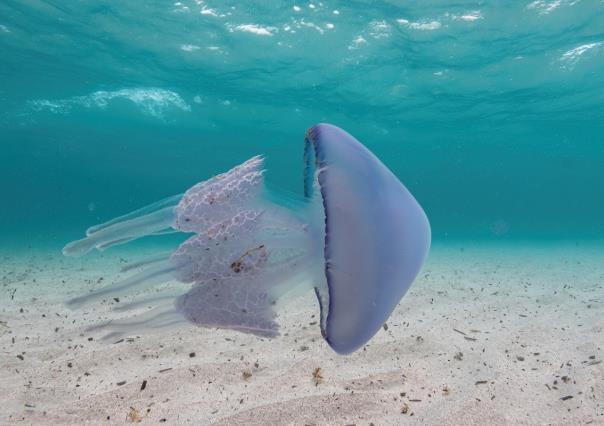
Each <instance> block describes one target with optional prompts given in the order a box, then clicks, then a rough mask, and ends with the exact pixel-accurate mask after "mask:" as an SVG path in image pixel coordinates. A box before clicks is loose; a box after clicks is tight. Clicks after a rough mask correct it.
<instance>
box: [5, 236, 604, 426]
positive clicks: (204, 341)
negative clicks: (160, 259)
mask: <svg viewBox="0 0 604 426" xmlns="http://www.w3.org/2000/svg"><path fill="white" fill-rule="evenodd" d="M462 247H464V249H463V250H462V249H461V248H462ZM120 257H124V258H127V259H130V260H132V259H134V256H133V255H132V253H131V252H124V251H120V250H116V251H113V252H109V253H108V254H105V255H103V256H102V257H100V256H92V257H88V258H84V259H81V260H71V259H64V258H63V257H61V256H60V254H59V253H51V252H33V251H31V252H21V253H16V254H15V253H10V252H9V251H4V252H2V253H0V291H1V293H0V294H1V299H0V321H2V323H1V324H0V361H1V369H0V404H1V405H0V407H1V408H0V424H84V423H88V424H112V423H118V424H123V423H125V422H127V421H136V420H137V418H140V419H142V423H148V424H156V423H159V422H161V421H162V419H165V423H167V424H196V425H198V424H203V425H205V424H220V425H229V424H231V425H232V424H246V425H249V424H252V425H253V424H257V425H272V424H297V425H303V424H313V425H320V424H321V425H322V424H329V425H346V424H357V425H369V424H370V423H373V424H375V425H384V424H408V423H409V424H410V423H424V424H438V425H447V424H466V425H470V424H476V425H485V424H568V425H571V424H572V425H575V424H604V362H600V361H602V360H604V350H603V347H604V332H603V330H604V246H595V245H591V246H589V245H586V246H583V245H579V246H575V245H574V244H572V245H570V244H568V245H559V246H556V247H555V248H552V247H551V246H550V247H547V246H527V247H523V248H518V247H505V246H492V245H491V246H489V245H479V246H472V245H466V244H461V243H458V244H455V245H453V244H452V245H451V246H447V247H436V248H434V249H433V251H432V253H431V257H430V259H429V263H428V264H427V265H426V267H425V269H424V270H423V272H422V274H421V278H420V279H419V280H418V281H417V282H416V283H415V285H414V286H413V288H412V290H411V292H410V293H409V294H408V295H407V296H406V297H405V298H404V300H403V301H402V303H401V304H400V305H399V307H398V308H397V309H396V311H395V312H394V314H393V316H392V317H391V318H390V320H389V321H388V330H387V331H384V330H382V331H380V332H379V333H378V334H377V335H376V336H375V337H374V339H373V340H372V341H371V342H370V344H369V345H367V346H366V347H365V348H364V349H362V350H360V351H359V352H358V353H356V354H354V355H352V356H347V357H341V356H338V355H336V354H335V353H333V352H332V351H331V350H330V349H329V347H328V346H327V345H326V343H324V342H323V340H322V338H321V335H320V332H319V327H318V325H317V324H316V321H317V319H318V318H317V317H318V309H317V306H316V302H315V300H314V296H313V295H312V294H309V295H308V296H307V297H304V298H301V299H299V300H297V301H296V303H295V304H294V305H291V306H288V307H287V310H286V311H285V312H283V313H282V314H281V316H280V319H279V321H280V323H281V325H282V334H283V335H282V336H281V337H279V338H277V339H260V338H257V337H254V336H249V335H244V334H239V333H236V332H231V331H217V330H207V329H200V328H196V327H193V326H190V327H185V328H182V329H180V330H178V331H176V332H175V331H162V332H156V333H153V334H151V335H143V336H142V337H140V338H135V339H133V340H132V341H124V342H122V343H118V344H105V343H102V342H100V341H98V340H96V339H97V338H98V337H99V335H95V334H90V333H85V334H81V335H80V331H79V330H80V328H81V327H82V326H85V325H87V324H90V323H91V322H93V321H94V320H95V319H97V318H99V317H109V318H110V317H111V316H112V315H115V314H113V313H112V312H111V310H110V308H109V307H108V306H107V305H105V304H94V305H93V306H91V307H90V308H87V309H84V310H81V311H70V310H68V309H67V308H65V307H64V306H63V304H62V303H63V302H64V301H65V300H66V299H67V298H69V297H73V296H76V295H80V294H82V292H84V291H86V289H87V288H89V287H90V286H99V285H103V284H104V283H106V282H108V281H111V280H113V279H115V277H116V276H117V271H118V270H119V267H120V261H119V259H120ZM100 277H104V281H103V282H101V283H100V284H97V281H98V280H99V278H100ZM21 309H22V310H23V311H22V312H21V311H20V310H21ZM55 330H56V331H55ZM455 330H458V331H455ZM462 333H465V334H462ZM90 337H94V338H95V339H94V340H92V341H89V340H88V339H89V338H90ZM470 339H471V340H470ZM193 352H194V353H195V356H194V357H190V356H189V354H190V353H193ZM456 354H458V355H457V359H456ZM18 355H19V356H22V358H23V359H20V358H19V357H18ZM317 368H320V375H321V376H322V379H315V378H314V377H313V372H315V369H317ZM166 369H169V370H167V371H164V372H161V371H162V370H166ZM248 375H249V377H248ZM144 380H146V388H145V389H144V390H142V391H141V385H142V383H143V381H144ZM481 381H484V382H485V383H482V384H481V383H480V382H481ZM121 382H125V384H122V385H119V383H121ZM565 396H572V398H571V399H567V400H564V401H563V400H561V398H562V397H565ZM403 407H407V410H406V413H403V412H402V411H405V410H404V409H403ZM129 415H130V416H129Z"/></svg>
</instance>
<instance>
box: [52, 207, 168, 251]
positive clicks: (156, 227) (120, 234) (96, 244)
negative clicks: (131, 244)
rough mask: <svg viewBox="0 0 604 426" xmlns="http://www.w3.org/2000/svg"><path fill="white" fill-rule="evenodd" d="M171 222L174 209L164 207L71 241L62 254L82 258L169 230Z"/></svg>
mask: <svg viewBox="0 0 604 426" xmlns="http://www.w3.org/2000/svg"><path fill="white" fill-rule="evenodd" d="M173 222H174V207H172V206H169V207H164V208H162V209H160V210H156V211H154V212H152V213H149V214H146V215H144V216H138V217H134V218H131V219H128V220H125V221H122V222H116V223H114V224H112V225H109V226H106V227H104V228H102V229H100V230H98V231H96V232H94V233H93V234H91V235H90V236H87V237H86V238H83V239H81V240H77V241H73V242H71V243H69V244H67V245H66V246H65V247H64V248H63V254H64V255H66V256H82V255H84V254H86V253H88V252H89V251H90V250H92V249H94V248H99V249H103V248H107V247H110V246H112V245H117V244H123V243H125V242H128V241H132V240H135V239H137V238H140V237H143V236H145V235H149V234H153V233H155V232H158V231H163V230H165V229H166V228H170V227H171V226H172V223H173Z"/></svg>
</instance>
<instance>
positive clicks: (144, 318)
mask: <svg viewBox="0 0 604 426" xmlns="http://www.w3.org/2000/svg"><path fill="white" fill-rule="evenodd" d="M184 321H185V319H184V317H183V316H182V314H181V313H180V312H179V311H178V310H177V309H176V307H175V306H174V304H170V305H165V306H159V307H156V308H153V309H149V310H148V311H145V312H143V313H139V314H136V315H133V316H131V317H127V318H122V319H119V320H112V321H107V322H104V323H101V324H95V325H92V326H90V327H88V328H86V331H87V332H95V331H99V330H105V329H106V330H108V331H109V333H108V334H107V335H105V336H104V337H103V340H108V339H112V338H114V337H117V336H121V335H126V334H130V333H135V334H139V333H140V331H141V328H153V329H157V328H162V327H166V326H168V325H172V324H176V323H181V322H184Z"/></svg>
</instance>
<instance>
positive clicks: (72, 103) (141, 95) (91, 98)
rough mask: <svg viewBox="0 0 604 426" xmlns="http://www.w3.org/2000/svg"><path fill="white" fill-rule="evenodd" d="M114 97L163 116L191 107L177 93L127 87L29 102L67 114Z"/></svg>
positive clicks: (102, 104) (103, 105) (102, 105)
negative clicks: (66, 97) (172, 109)
mask: <svg viewBox="0 0 604 426" xmlns="http://www.w3.org/2000/svg"><path fill="white" fill-rule="evenodd" d="M116 99H123V100H127V101H130V102H132V103H134V104H135V105H136V106H137V107H139V108H140V111H141V112H142V113H143V114H147V115H150V116H153V117H156V118H163V117H164V112H165V111H166V110H167V109H170V108H177V109H180V110H182V111H186V112H189V111H191V107H190V106H189V104H187V103H186V102H185V101H184V100H183V99H182V98H181V97H180V95H179V94H178V93H175V92H172V91H170V90H166V89H160V88H127V89H120V90H114V91H105V90H99V91H96V92H94V93H91V94H90V95H86V96H74V97H72V98H68V99H58V100H49V99H37V100H33V101H30V102H29V105H30V106H31V108H32V109H34V110H35V111H41V110H47V111H50V112H52V113H55V114H67V113H69V112H70V111H71V110H72V109H73V108H74V107H84V108H101V109H104V108H107V106H108V105H109V104H110V103H111V102H112V101H114V100H116Z"/></svg>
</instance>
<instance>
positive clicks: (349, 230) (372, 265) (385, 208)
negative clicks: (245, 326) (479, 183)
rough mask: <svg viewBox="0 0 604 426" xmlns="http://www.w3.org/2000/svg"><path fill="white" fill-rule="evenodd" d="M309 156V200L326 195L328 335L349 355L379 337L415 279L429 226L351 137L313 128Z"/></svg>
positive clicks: (324, 322)
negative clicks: (378, 334) (318, 195)
mask: <svg viewBox="0 0 604 426" xmlns="http://www.w3.org/2000/svg"><path fill="white" fill-rule="evenodd" d="M304 157H305V163H306V169H305V188H304V191H305V195H306V196H307V197H313V196H314V193H315V192H317V190H318V191H320V194H321V198H322V201H323V208H324V213H325V250H324V256H325V277H326V280H327V292H326V293H325V290H324V289H321V288H320V287H318V288H317V289H316V291H317V295H318V298H319V303H320V305H321V330H322V333H323V336H324V337H325V340H326V341H327V342H328V343H329V345H330V346H331V347H332V348H333V349H334V350H335V351H336V352H338V353H340V354H347V353H351V352H354V351H355V350H357V349H358V348H360V347H361V346H363V345H364V344H365V343H367V342H368V341H369V339H371V338H372V337H373V335H374V334H375V333H376V332H377V331H378V330H379V328H380V327H381V326H382V325H383V324H384V322H386V320H387V319H388V317H389V316H390V314H391V313H392V311H393V310H394V308H395V307H396V305H397V304H398V302H399V301H400V299H401V298H402V297H403V296H404V294H405V293H406V292H407V290H408V289H409V287H410V286H411V283H412V282H413V280H415V277H416V276H417V274H418V273H419V270H420V268H421V266H422V264H423V263H424V260H425V258H426V256H427V254H428V250H429V247H430V224H429V222H428V219H427V217H426V215H425V213H424V211H423V210H422V208H421V207H420V205H419V204H418V202H417V201H416V200H415V198H413V196H412V195H411V193H410V192H409V191H408V190H407V188H405V187H404V186H403V184H402V183H401V182H400V181H399V180H398V179H397V178H396V176H394V174H392V172H391V171H390V170H388V168H387V167H386V166H384V164H382V162H381V161H380V160H379V159H378V158H377V157H376V156H375V155H373V154H372V153H371V152H370V151H369V150H368V149H367V148H365V147H364V146H363V145H362V144H361V143H360V142H359V141H357V140H356V139H355V138H354V137H352V136H351V135H350V134H348V133H347V132H345V131H344V130H342V129H340V128H338V127H335V126H332V125H330V124H318V125H316V126H313V127H311V128H310V129H309V130H308V131H307V133H306V144H305V150H304ZM313 169H315V170H316V172H314V173H311V170H313ZM313 174H314V175H316V177H314V178H312V179H311V176H312V175H313Z"/></svg>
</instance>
